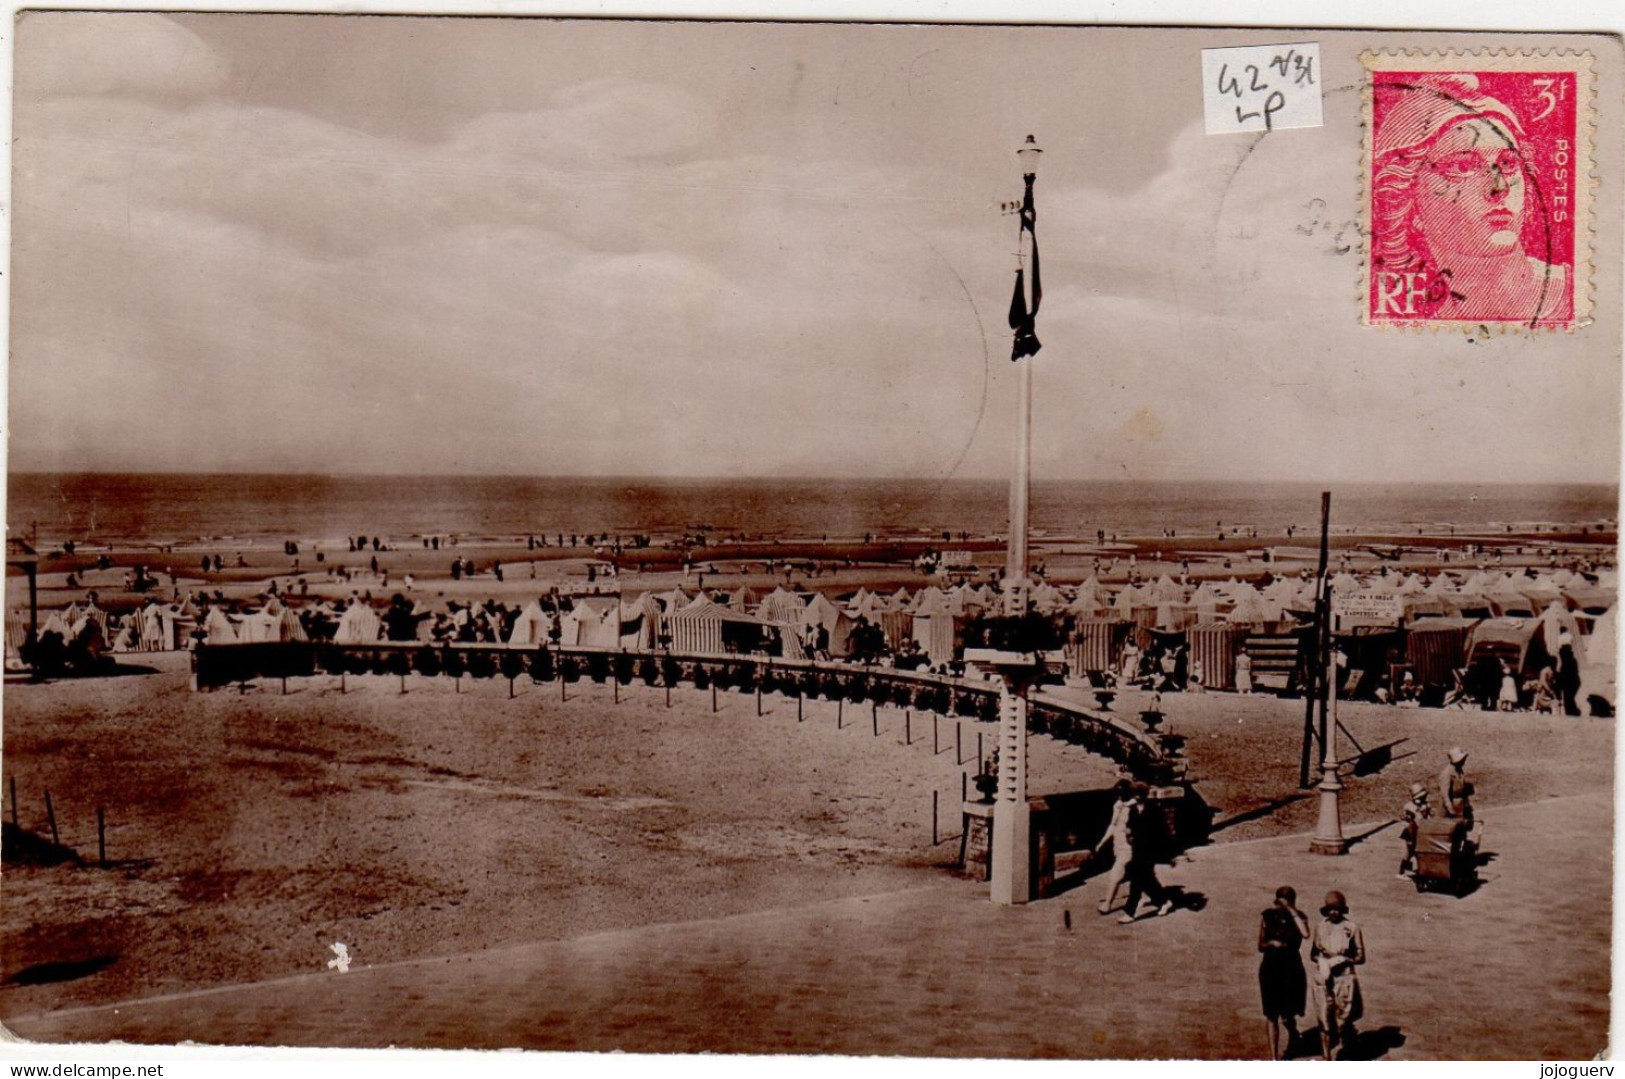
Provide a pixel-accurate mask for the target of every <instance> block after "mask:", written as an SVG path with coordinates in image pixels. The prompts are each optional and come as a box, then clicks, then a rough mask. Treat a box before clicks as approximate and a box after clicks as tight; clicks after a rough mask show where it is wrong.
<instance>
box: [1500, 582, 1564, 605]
mask: <svg viewBox="0 0 1625 1079" xmlns="http://www.w3.org/2000/svg"><path fill="white" fill-rule="evenodd" d="M1512 586H1513V587H1514V588H1516V589H1517V590H1518V591H1519V592H1522V593H1523V594H1524V595H1526V596H1528V597H1529V598H1530V599H1532V600H1534V601H1535V602H1536V603H1538V604H1540V605H1541V606H1542V607H1545V606H1546V605H1548V604H1550V603H1552V602H1554V601H1556V600H1560V599H1562V598H1563V590H1562V589H1561V588H1558V587H1557V585H1556V584H1554V583H1553V582H1552V581H1550V580H1547V579H1545V578H1543V577H1527V576H1525V577H1523V578H1520V579H1515V580H1514V581H1513V582H1512Z"/></svg>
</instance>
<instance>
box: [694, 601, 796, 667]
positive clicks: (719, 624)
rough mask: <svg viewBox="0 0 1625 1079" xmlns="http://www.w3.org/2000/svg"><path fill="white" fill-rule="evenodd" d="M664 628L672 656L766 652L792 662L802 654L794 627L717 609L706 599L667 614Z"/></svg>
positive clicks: (737, 612) (717, 607) (726, 609)
mask: <svg viewBox="0 0 1625 1079" xmlns="http://www.w3.org/2000/svg"><path fill="white" fill-rule="evenodd" d="M665 624H666V629H667V632H669V633H670V634H671V640H672V645H671V646H672V650H673V651H675V652H685V653H693V654H697V655H718V656H719V655H729V654H734V653H751V652H767V653H768V654H770V655H782V656H788V657H790V658H793V659H799V658H801V657H802V654H803V653H802V650H801V647H800V644H799V642H798V641H797V639H796V628H795V627H794V626H791V625H786V624H784V623H781V622H774V621H771V620H769V619H766V618H762V617H760V616H758V615H753V614H745V613H743V612H740V611H734V610H730V609H728V608H727V607H719V606H718V605H717V604H715V603H712V602H711V601H710V600H707V599H697V600H695V601H694V602H693V603H691V604H689V605H688V606H687V607H685V608H683V609H682V610H681V611H678V612H676V613H675V614H667V615H666V620H665Z"/></svg>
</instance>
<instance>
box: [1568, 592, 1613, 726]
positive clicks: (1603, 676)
mask: <svg viewBox="0 0 1625 1079" xmlns="http://www.w3.org/2000/svg"><path fill="white" fill-rule="evenodd" d="M1618 635H1619V629H1618V615H1617V609H1615V610H1610V611H1608V612H1607V613H1606V614H1604V615H1602V616H1601V617H1600V618H1598V619H1597V624H1596V625H1595V626H1593V627H1592V629H1591V636H1590V637H1588V638H1586V647H1585V658H1584V659H1583V660H1581V661H1580V692H1579V693H1578V697H1579V699H1580V700H1581V701H1584V702H1591V699H1592V698H1593V697H1596V698H1598V699H1600V700H1602V701H1603V702H1604V703H1605V704H1606V705H1607V706H1608V708H1607V711H1608V712H1609V713H1612V712H1613V711H1614V710H1615V708H1614V704H1615V701H1614V693H1615V689H1614V686H1615V683H1616V680H1617V677H1618V673H1617V671H1616V669H1615V667H1616V664H1617V663H1618V659H1617V656H1616V653H1615V649H1616V648H1617V647H1618V643H1619V637H1618ZM1586 710H1587V711H1590V712H1591V713H1592V714H1593V715H1597V714H1602V713H1599V712H1598V711H1597V710H1596V708H1595V705H1594V704H1592V705H1591V707H1588V708H1587V709H1586Z"/></svg>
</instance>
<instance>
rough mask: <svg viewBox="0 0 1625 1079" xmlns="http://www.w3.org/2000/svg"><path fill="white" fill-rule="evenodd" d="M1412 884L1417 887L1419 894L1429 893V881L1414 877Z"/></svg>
mask: <svg viewBox="0 0 1625 1079" xmlns="http://www.w3.org/2000/svg"><path fill="white" fill-rule="evenodd" d="M1411 883H1412V884H1414V885H1416V890H1417V892H1425V891H1427V881H1425V880H1423V879H1422V878H1421V877H1412V878H1411Z"/></svg>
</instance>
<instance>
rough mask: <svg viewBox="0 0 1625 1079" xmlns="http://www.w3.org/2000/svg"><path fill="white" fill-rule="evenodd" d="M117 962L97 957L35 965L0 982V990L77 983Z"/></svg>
mask: <svg viewBox="0 0 1625 1079" xmlns="http://www.w3.org/2000/svg"><path fill="white" fill-rule="evenodd" d="M117 962H118V956H116V955H98V956H96V957H94V958H92V959H75V960H66V961H60V962H54V963H35V964H34V965H33V966H31V967H24V968H23V969H22V970H19V971H17V972H16V973H15V974H13V975H11V976H10V977H9V978H7V979H6V980H5V981H3V982H0V988H6V989H12V988H18V987H21V986H24V985H51V984H54V983H56V982H71V981H77V980H78V979H80V978H88V977H89V976H90V975H92V974H95V973H96V972H97V971H102V970H106V969H107V968H108V967H110V966H112V965H113V964H114V963H117Z"/></svg>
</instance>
